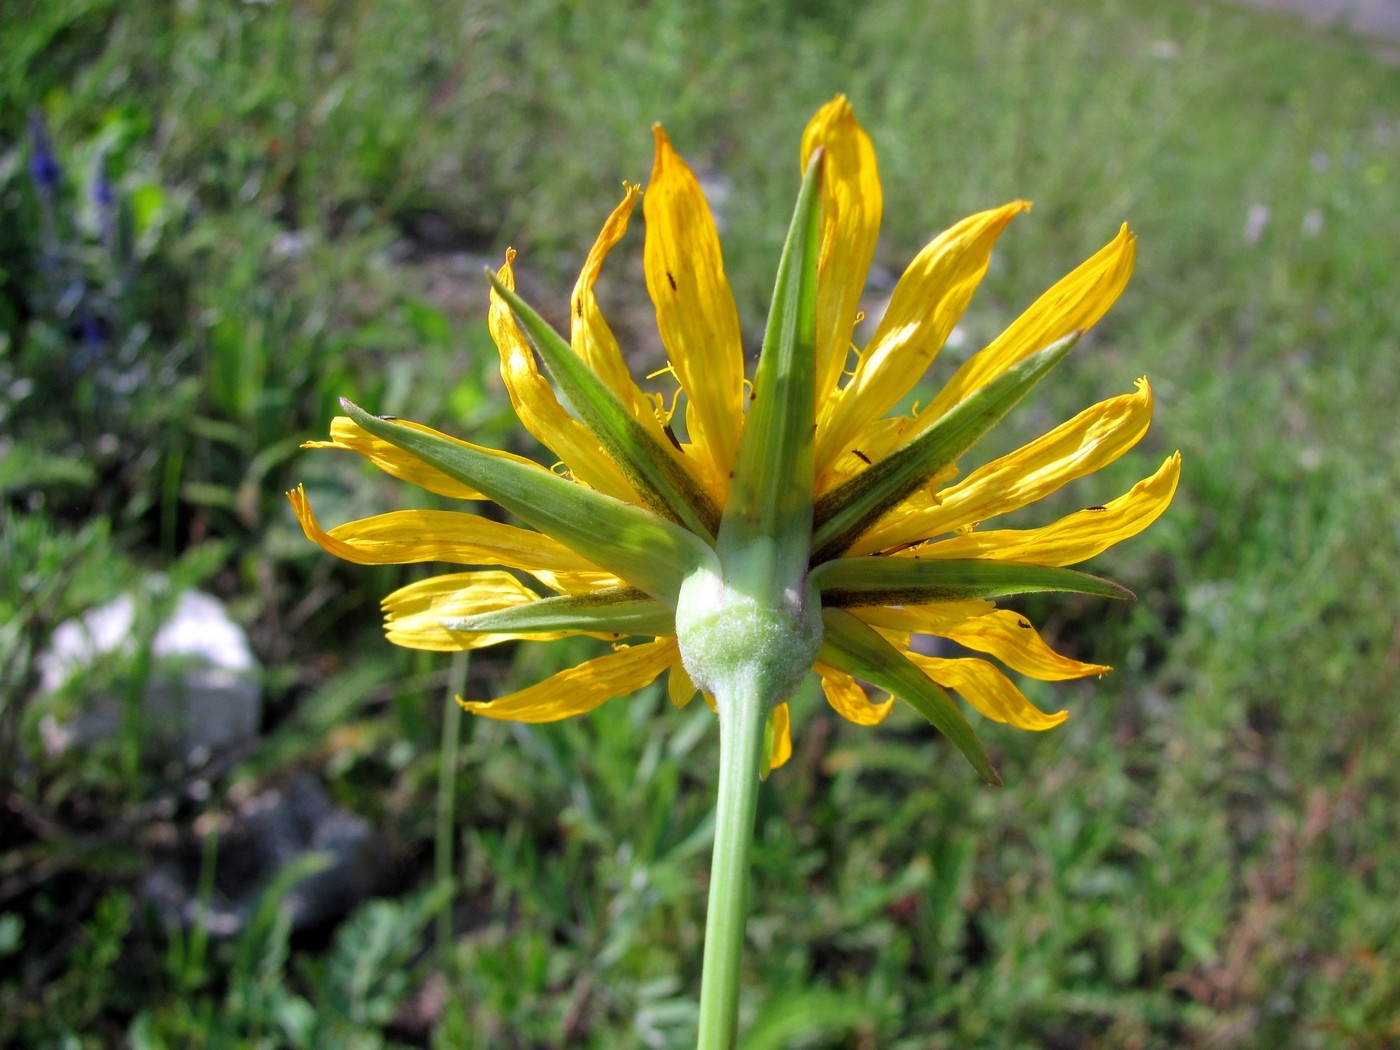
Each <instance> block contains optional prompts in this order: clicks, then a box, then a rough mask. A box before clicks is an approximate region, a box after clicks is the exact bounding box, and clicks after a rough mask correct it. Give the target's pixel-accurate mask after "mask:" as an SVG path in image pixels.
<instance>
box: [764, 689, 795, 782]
mask: <svg viewBox="0 0 1400 1050" xmlns="http://www.w3.org/2000/svg"><path fill="white" fill-rule="evenodd" d="M768 724H769V726H770V727H771V729H772V736H773V743H772V746H771V747H770V748H769V749H768V768H769V769H777V768H778V767H779V766H781V765H783V764H785V763H786V762H787V760H788V759H790V758H791V757H792V716H791V715H790V714H789V713H788V705H787V704H778V705H777V706H776V707H774V708H773V710H772V711H771V712H770V713H769V715H768Z"/></svg>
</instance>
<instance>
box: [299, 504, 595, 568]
mask: <svg viewBox="0 0 1400 1050" xmlns="http://www.w3.org/2000/svg"><path fill="white" fill-rule="evenodd" d="M287 499H288V500H289V501H290V502H291V504H292V509H293V510H294V511H295V512H296V516H297V520H298V521H299V522H300V523H301V528H302V531H303V532H304V533H306V537H307V539H309V540H311V542H313V543H315V544H317V545H318V546H320V547H321V548H322V549H323V550H326V551H328V552H330V553H331V554H334V555H335V556H336V557H337V558H343V559H344V560H345V561H349V562H354V563H356V564H357V565H407V564H411V563H413V562H422V561H443V562H452V563H455V564H458V565H504V566H508V567H509V568H512V569H523V570H524V571H526V572H530V573H534V572H537V571H546V572H550V573H558V572H565V573H591V574H602V570H601V569H599V568H598V567H597V566H595V565H592V564H590V563H589V562H587V561H585V560H584V559H583V558H581V557H579V556H578V555H577V554H575V553H574V552H573V551H571V550H569V548H567V547H565V546H564V545H563V544H562V543H559V542H557V541H556V540H553V539H550V538H549V537H548V536H545V535H543V534H541V533H538V532H532V531H530V530H529V529H520V528H516V527H515V526H513V525H504V524H502V523H501V522H498V521H491V520H490V519H489V518H482V517H478V516H477V515H475V514H463V513H459V512H457V511H450V510H399V511H393V512H391V513H389V514H376V515H374V516H373V517H370V518H360V519H359V520H357V521H347V522H346V523H345V524H344V525H337V526H336V527H335V528H333V529H331V530H330V531H329V532H325V531H323V530H322V529H321V526H320V523H319V522H317V520H316V515H315V514H314V513H313V512H312V510H311V501H310V500H309V499H307V496H306V490H305V488H304V487H303V486H301V485H298V486H297V487H296V488H294V489H292V490H291V491H290V492H288V493H287ZM609 578H610V579H611V578H612V577H609Z"/></svg>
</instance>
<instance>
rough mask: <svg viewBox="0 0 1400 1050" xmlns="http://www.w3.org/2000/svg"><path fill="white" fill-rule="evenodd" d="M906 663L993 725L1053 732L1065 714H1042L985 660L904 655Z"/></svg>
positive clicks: (1065, 712) (1042, 712) (1059, 712)
mask: <svg viewBox="0 0 1400 1050" xmlns="http://www.w3.org/2000/svg"><path fill="white" fill-rule="evenodd" d="M907 655H908V657H909V659H910V660H912V661H913V662H914V664H915V665H916V666H917V667H918V668H919V669H920V670H921V671H923V672H924V674H926V675H928V676H929V677H930V678H932V679H933V680H934V681H935V682H937V683H938V684H939V685H941V686H943V688H945V689H952V690H953V691H954V692H956V693H959V694H960V695H961V696H962V698H963V699H964V700H966V701H967V702H968V703H969V704H971V705H972V706H973V707H974V708H976V709H977V711H979V712H980V713H981V714H983V715H984V716H986V717H987V718H990V719H991V720H992V721H993V722H1005V723H1006V724H1008V725H1013V726H1015V727H1016V728H1017V729H1036V730H1039V729H1053V728H1054V727H1055V726H1057V725H1059V724H1060V723H1061V722H1063V721H1064V720H1065V719H1066V718H1068V717H1069V712H1068V711H1056V712H1055V713H1054V714H1053V715H1049V714H1046V713H1045V712H1044V711H1042V710H1041V709H1040V708H1038V707H1036V706H1035V705H1034V704H1033V703H1031V702H1030V701H1029V700H1027V699H1026V696H1025V694H1024V693H1022V692H1021V690H1019V689H1017V688H1016V685H1015V683H1013V682H1012V681H1011V679H1009V678H1007V677H1006V675H1004V674H1002V673H1001V672H1000V671H998V670H997V669H996V668H995V667H993V666H992V665H991V664H989V663H987V661H986V660H971V659H959V660H943V659H939V658H938V657H936V656H921V655H919V654H918V653H908V654H907Z"/></svg>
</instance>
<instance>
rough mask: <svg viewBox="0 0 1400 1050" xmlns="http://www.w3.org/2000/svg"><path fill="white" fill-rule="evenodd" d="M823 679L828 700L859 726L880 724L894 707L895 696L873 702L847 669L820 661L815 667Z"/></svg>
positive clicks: (837, 710) (844, 716) (843, 716)
mask: <svg viewBox="0 0 1400 1050" xmlns="http://www.w3.org/2000/svg"><path fill="white" fill-rule="evenodd" d="M814 669H815V670H816V671H817V673H818V674H820V675H821V679H822V692H823V693H825V694H826V702H827V703H828V704H830V705H831V707H832V710H834V711H835V712H836V713H837V714H838V715H840V716H841V717H842V718H844V719H846V721H848V722H854V723H855V724H856V725H858V726H874V725H879V724H880V723H881V722H883V721H884V720H885V716H886V715H888V714H889V713H890V710H891V709H892V708H893V707H894V697H890V698H889V699H887V700H886V701H885V702H884V703H883V704H873V703H871V702H870V698H869V697H868V696H866V694H865V690H864V689H863V688H861V686H860V683H859V682H857V681H856V680H855V679H854V678H852V677H851V676H850V675H848V674H847V673H846V672H845V671H838V670H837V669H836V668H834V667H831V666H829V665H827V664H824V663H820V662H818V663H817V664H816V666H815V668H814Z"/></svg>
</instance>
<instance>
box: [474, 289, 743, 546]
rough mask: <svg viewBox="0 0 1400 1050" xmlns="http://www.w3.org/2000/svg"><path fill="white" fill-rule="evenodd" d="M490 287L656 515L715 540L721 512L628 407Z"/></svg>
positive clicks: (538, 320)
mask: <svg viewBox="0 0 1400 1050" xmlns="http://www.w3.org/2000/svg"><path fill="white" fill-rule="evenodd" d="M486 276H487V278H488V279H489V280H490V281H491V287H493V288H495V289H496V293H497V294H498V295H500V296H501V298H502V299H504V300H505V301H506V303H507V304H508V305H509V306H510V309H511V312H512V313H514V314H515V316H516V319H517V320H519V321H520V325H521V327H522V328H524V329H525V332H526V334H527V335H529V337H530V342H531V343H532V344H533V345H534V347H535V350H536V351H538V352H539V355H540V358H541V359H542V360H543V361H544V363H545V367H546V368H548V369H549V374H550V375H551V376H553V377H554V381H555V382H556V383H558V384H559V389H560V391H561V392H562V393H563V394H564V397H565V399H566V400H567V401H568V403H569V405H570V407H572V408H573V410H574V411H575V412H576V413H577V414H578V417H579V419H580V420H581V421H582V422H583V424H584V426H586V427H587V428H588V430H589V432H590V433H592V435H593V436H594V437H595V438H597V439H598V444H599V445H601V446H602V447H603V451H604V452H606V453H607V454H608V455H609V456H610V457H611V458H612V460H613V462H615V463H616V464H617V465H618V467H619V468H620V469H621V470H622V472H623V474H625V475H626V477H627V480H628V481H630V482H631V483H632V486H633V487H634V488H635V489H636V490H637V493H638V494H639V495H640V496H641V497H642V498H643V499H644V500H646V502H647V505H648V506H649V507H650V508H651V509H652V510H653V511H655V512H656V513H657V514H660V515H662V516H663V517H666V518H669V519H670V520H672V521H674V522H676V523H677V524H679V525H684V526H685V527H686V528H687V529H689V530H690V531H691V532H693V533H695V534H697V535H699V536H703V537H704V538H705V539H707V540H712V539H714V536H715V529H716V527H717V526H718V525H719V517H720V515H719V508H717V507H716V506H715V504H714V501H713V500H712V499H710V496H709V494H708V493H707V492H705V490H704V489H702V488H701V487H700V485H699V484H698V483H697V482H696V481H695V479H694V478H692V477H691V476H690V474H689V473H687V471H686V469H685V468H684V467H683V466H681V464H680V463H678V462H677V461H676V459H675V456H673V455H672V453H671V450H670V449H668V448H666V447H664V446H663V445H661V444H660V443H659V442H658V441H657V440H656V439H655V438H654V437H652V435H651V434H649V433H647V430H646V428H645V427H643V426H642V424H641V423H639V422H638V421H637V418H636V417H635V416H634V415H632V413H631V412H630V411H628V409H627V407H626V406H625V405H623V403H622V402H621V401H619V400H618V399H617V396H616V395H615V394H614V393H613V392H612V391H611V390H609V389H608V387H607V385H606V384H605V383H604V382H603V381H602V380H601V379H599V378H598V375H597V373H595V372H594V371H593V369H591V368H589V367H588V362H586V361H584V360H583V358H581V357H579V356H578V354H576V353H574V350H573V347H571V346H570V345H569V344H568V342H566V341H565V339H564V337H563V336H561V335H560V334H559V333H558V332H556V331H555V330H554V329H553V328H551V327H550V326H549V322H548V321H546V320H545V319H544V318H543V317H541V316H540V315H539V314H537V313H536V312H535V311H534V310H533V309H531V307H530V305H529V304H528V303H526V302H525V300H524V299H522V298H520V296H518V295H516V294H515V292H514V291H512V290H511V289H510V288H507V287H506V286H505V285H504V284H502V283H501V282H500V280H499V279H498V278H497V277H496V275H495V274H494V273H492V272H491V270H490V269H488V270H487V271H486Z"/></svg>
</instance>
